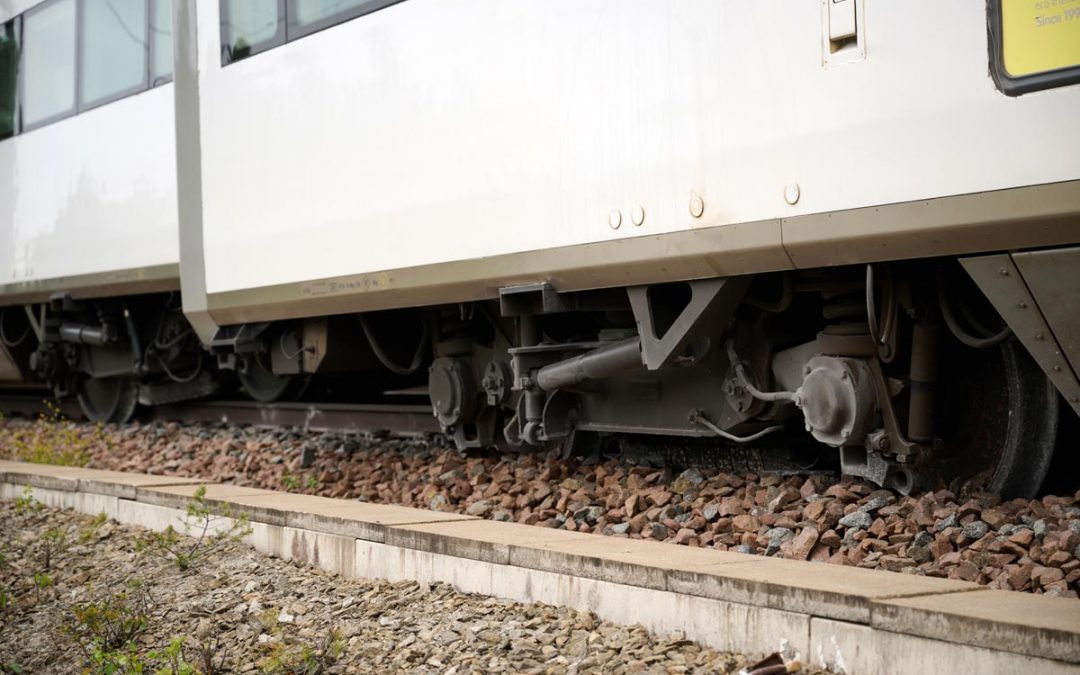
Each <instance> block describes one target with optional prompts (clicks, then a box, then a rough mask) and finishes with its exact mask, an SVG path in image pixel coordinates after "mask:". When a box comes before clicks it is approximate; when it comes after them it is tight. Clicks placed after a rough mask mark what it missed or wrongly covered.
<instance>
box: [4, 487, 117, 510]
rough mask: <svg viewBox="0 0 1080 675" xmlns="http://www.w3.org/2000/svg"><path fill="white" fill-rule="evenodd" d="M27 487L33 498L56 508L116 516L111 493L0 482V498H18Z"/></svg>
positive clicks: (113, 498) (115, 500)
mask: <svg viewBox="0 0 1080 675" xmlns="http://www.w3.org/2000/svg"><path fill="white" fill-rule="evenodd" d="M27 487H29V488H30V494H31V495H33V497H34V499H36V500H37V501H39V502H41V503H42V504H44V505H46V506H51V507H54V508H58V509H74V510H76V511H78V512H80V513H86V514H89V515H92V516H96V515H98V514H99V513H104V514H105V515H106V516H108V517H109V518H116V508H117V501H118V500H117V498H116V497H113V496H112V495H101V494H92V493H87V492H76V491H72V490H51V489H49V488H42V487H34V486H28V485H16V484H14V483H0V499H10V500H15V499H18V498H20V497H22V496H23V492H24V491H25V490H26V488H27Z"/></svg>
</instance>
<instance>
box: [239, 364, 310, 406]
mask: <svg viewBox="0 0 1080 675" xmlns="http://www.w3.org/2000/svg"><path fill="white" fill-rule="evenodd" d="M236 375H237V378H238V379H239V380H240V384H241V385H242V386H243V387H244V391H246V392H247V395H248V396H250V397H251V398H253V399H255V400H256V401H261V402H263V403H271V402H273V401H280V400H282V399H289V398H293V397H296V396H299V395H300V394H301V393H302V391H303V389H304V385H305V384H306V382H305V378H300V377H296V376H293V375H275V374H274V373H273V372H272V371H271V370H270V368H269V367H268V366H267V365H266V364H265V363H264V362H263V359H262V358H261V357H258V356H253V357H250V358H247V359H244V361H243V362H242V363H241V365H240V367H239V368H237V370H236Z"/></svg>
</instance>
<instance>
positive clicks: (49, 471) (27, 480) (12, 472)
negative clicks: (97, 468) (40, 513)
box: [4, 462, 86, 491]
mask: <svg viewBox="0 0 1080 675" xmlns="http://www.w3.org/2000/svg"><path fill="white" fill-rule="evenodd" d="M85 471H86V469H80V468H78V467H73V466H51V465H48V464H31V463H29V462H7V463H6V466H5V468H4V480H5V482H8V483H13V484H15V485H32V486H35V487H42V488H48V489H50V490H69V491H75V490H78V489H79V478H80V476H81V475H84V474H83V472H85Z"/></svg>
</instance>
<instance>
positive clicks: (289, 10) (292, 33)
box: [218, 0, 405, 68]
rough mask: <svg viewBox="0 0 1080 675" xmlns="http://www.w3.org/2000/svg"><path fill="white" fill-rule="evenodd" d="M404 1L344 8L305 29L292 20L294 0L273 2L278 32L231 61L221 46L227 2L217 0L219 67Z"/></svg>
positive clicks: (377, 0) (387, 0) (384, 0)
mask: <svg viewBox="0 0 1080 675" xmlns="http://www.w3.org/2000/svg"><path fill="white" fill-rule="evenodd" d="M404 1H405V0H366V2H364V3H363V4H361V5H359V6H357V7H350V8H348V9H343V10H339V11H337V12H334V13H333V14H331V15H330V16H327V17H325V18H323V19H320V20H318V21H315V22H313V23H310V24H308V25H306V26H301V25H300V24H299V23H298V22H297V20H296V5H295V0H277V5H278V15H279V16H280V17H282V21H281V22H280V23H279V25H278V31H277V33H276V34H275V35H274V37H273V38H269V39H267V40H263V41H262V42H259V43H258V44H254V45H251V49H250V51H249V52H248V53H247V54H246V55H245V56H242V57H240V58H233V56H232V54H231V53H230V52H229V46H228V45H226V43H225V38H226V36H227V35H228V33H227V31H226V24H227V23H229V17H228V14H229V4H228V0H218V23H219V26H220V31H221V35H220V38H219V42H220V48H221V67H222V68H224V67H225V66H229V65H232V64H234V63H239V62H241V61H246V60H247V59H249V58H251V57H252V56H255V55H256V54H261V53H263V52H266V51H269V50H271V49H274V48H275V47H280V46H282V45H284V44H288V43H290V42H292V41H294V40H299V39H301V38H305V37H307V36H309V35H313V34H315V33H318V32H320V31H324V30H326V29H327V28H331V27H333V26H337V25H339V24H343V23H345V22H347V21H352V20H353V19H357V18H359V17H361V16H366V15H368V14H372V13H374V12H377V11H379V10H381V9H386V8H387V7H390V6H391V5H396V4H398V3H399V2H404Z"/></svg>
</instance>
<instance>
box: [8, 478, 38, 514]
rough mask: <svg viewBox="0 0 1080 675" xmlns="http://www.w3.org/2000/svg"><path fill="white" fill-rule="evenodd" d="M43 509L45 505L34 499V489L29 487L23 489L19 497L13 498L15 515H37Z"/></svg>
mask: <svg viewBox="0 0 1080 675" xmlns="http://www.w3.org/2000/svg"><path fill="white" fill-rule="evenodd" d="M44 508H45V505H44V504H42V503H41V502H39V501H38V500H37V498H36V497H34V488H32V487H30V486H29V485H27V486H25V487H24V488H23V491H22V495H21V496H19V497H16V498H15V513H18V514H20V515H22V514H26V513H39V512H41V510H42V509H44Z"/></svg>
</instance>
